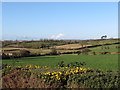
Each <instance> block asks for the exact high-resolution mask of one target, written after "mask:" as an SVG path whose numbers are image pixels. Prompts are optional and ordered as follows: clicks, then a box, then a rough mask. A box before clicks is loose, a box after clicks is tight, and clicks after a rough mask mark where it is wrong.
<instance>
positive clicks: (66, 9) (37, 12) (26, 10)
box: [2, 2, 118, 40]
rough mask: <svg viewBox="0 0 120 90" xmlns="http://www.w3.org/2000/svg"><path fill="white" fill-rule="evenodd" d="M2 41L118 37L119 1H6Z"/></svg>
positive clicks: (3, 13) (3, 7)
mask: <svg viewBox="0 0 120 90" xmlns="http://www.w3.org/2000/svg"><path fill="white" fill-rule="evenodd" d="M2 9H3V12H2V15H3V35H2V40H39V39H55V40H56V39H58V40H59V39H70V38H71V39H79V40H86V39H100V37H101V36H103V35H107V36H108V37H107V38H118V22H117V21H118V3H117V2H9V3H8V2H3V4H2Z"/></svg>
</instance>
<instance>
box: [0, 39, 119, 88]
mask: <svg viewBox="0 0 120 90" xmlns="http://www.w3.org/2000/svg"><path fill="white" fill-rule="evenodd" d="M41 42H42V43H41ZM51 43H52V44H51ZM53 43H54V44H53ZM57 43H58V44H57ZM35 45H36V46H37V45H38V46H37V47H33V46H35ZM41 45H42V47H41ZM2 51H3V52H2V53H3V54H4V58H3V60H2V64H3V67H2V68H3V72H2V73H3V82H5V84H4V85H3V87H5V88H8V87H14V85H13V84H10V82H6V81H5V80H13V81H14V80H15V81H16V79H17V78H18V81H20V82H23V83H24V82H28V83H27V84H26V83H24V84H21V85H22V86H19V82H16V83H15V84H16V85H17V87H29V88H35V87H37V88H38V87H39V88H47V87H48V88H95V87H96V88H117V87H118V83H119V82H118V81H119V76H118V72H119V67H118V55H119V54H120V52H119V41H118V40H117V39H113V40H109V39H108V40H107V39H106V40H83V41H79V40H78V41H72V40H70V41H54V40H53V41H49V40H48V41H47V40H45V41H34V42H33V41H23V42H19V41H14V42H13V41H12V42H10V41H9V42H8V41H6V42H4V45H3V49H2ZM109 74H110V75H109ZM14 75H15V76H14ZM8 76H9V77H11V78H9V77H8ZM14 77H16V78H14ZM28 78H29V80H30V81H29V80H28ZM30 78H35V80H37V81H38V82H36V81H34V80H33V81H34V82H32V79H30ZM81 78H83V80H82V81H81V82H80V81H79V80H81ZM112 78H115V79H112ZM96 80H97V81H98V82H97V83H96V82H95V81H96ZM106 80H107V81H106ZM71 81H72V82H71ZM40 82H42V84H43V85H42V86H41V85H40V84H39V83H40ZM32 83H34V84H32ZM95 83H96V85H95ZM100 83H101V84H100ZM102 83H105V84H102ZM56 84H57V85H56ZM25 85H26V86H25ZM36 85H37V86H36ZM30 86H31V87H30ZM14 88H15V87H14Z"/></svg>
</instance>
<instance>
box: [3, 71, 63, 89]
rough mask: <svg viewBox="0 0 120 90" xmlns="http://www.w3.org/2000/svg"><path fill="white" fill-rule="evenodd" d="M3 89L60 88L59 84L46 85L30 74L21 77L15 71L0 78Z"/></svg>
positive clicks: (18, 72)
mask: <svg viewBox="0 0 120 90" xmlns="http://www.w3.org/2000/svg"><path fill="white" fill-rule="evenodd" d="M2 87H3V88H60V87H61V84H60V83H54V84H51V83H49V84H47V83H45V82H44V80H42V79H39V78H37V77H36V76H35V75H33V74H31V75H30V76H29V77H28V76H26V75H25V76H22V75H21V73H20V71H18V70H16V71H14V72H12V73H10V74H7V75H5V76H4V77H3V78H2Z"/></svg>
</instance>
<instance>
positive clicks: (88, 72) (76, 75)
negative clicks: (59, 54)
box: [3, 65, 120, 88]
mask: <svg viewBox="0 0 120 90" xmlns="http://www.w3.org/2000/svg"><path fill="white" fill-rule="evenodd" d="M17 68H20V72H21V75H22V76H21V77H24V76H27V79H30V78H31V75H33V74H34V75H36V76H37V78H39V79H41V80H43V81H44V82H45V83H46V84H48V85H53V84H55V83H60V85H61V87H62V88H70V87H72V85H76V87H77V88H83V87H84V88H85V87H86V88H118V85H119V84H120V76H119V74H118V73H119V71H102V70H97V69H90V68H81V67H75V68H70V67H56V70H57V71H56V70H55V68H51V67H47V66H36V65H26V66H20V65H19V66H14V67H13V66H10V65H9V66H6V68H4V69H3V76H5V75H7V74H8V72H9V73H10V72H12V71H14V70H16V69H17ZM50 69H53V71H50ZM44 70H48V71H46V72H44ZM6 71H7V72H6ZM16 77H18V76H16ZM13 80H14V79H13ZM36 84H37V82H36ZM32 88H34V87H32Z"/></svg>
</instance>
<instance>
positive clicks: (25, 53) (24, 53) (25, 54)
mask: <svg viewBox="0 0 120 90" xmlns="http://www.w3.org/2000/svg"><path fill="white" fill-rule="evenodd" d="M20 55H21V56H30V51H28V50H20Z"/></svg>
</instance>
